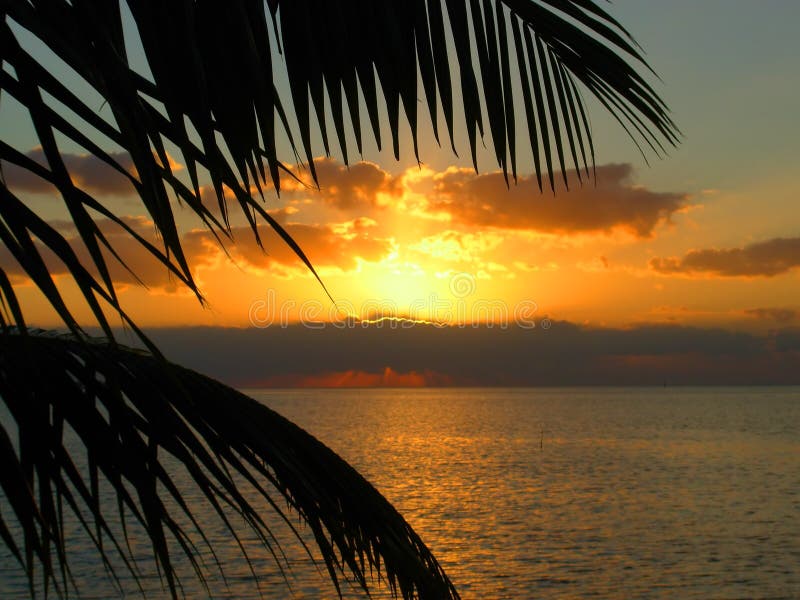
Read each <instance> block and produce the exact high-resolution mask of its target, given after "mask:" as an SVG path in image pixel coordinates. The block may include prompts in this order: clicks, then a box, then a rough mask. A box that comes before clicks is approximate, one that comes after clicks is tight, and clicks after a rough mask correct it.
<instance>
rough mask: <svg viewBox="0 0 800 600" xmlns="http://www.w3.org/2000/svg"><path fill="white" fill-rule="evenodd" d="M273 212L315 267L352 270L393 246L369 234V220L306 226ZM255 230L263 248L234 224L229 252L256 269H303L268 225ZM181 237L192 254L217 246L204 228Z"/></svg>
mask: <svg viewBox="0 0 800 600" xmlns="http://www.w3.org/2000/svg"><path fill="white" fill-rule="evenodd" d="M272 214H273V216H275V217H276V219H277V220H278V221H279V222H281V223H282V225H283V227H284V229H285V230H286V232H287V233H288V234H289V235H290V236H292V238H293V239H294V240H295V241H296V242H297V244H298V245H299V246H300V248H302V250H303V252H305V254H306V256H307V257H308V258H309V260H311V264H313V265H314V267H337V268H339V269H341V270H343V271H348V270H353V269H355V268H357V267H358V261H359V260H364V261H370V262H373V261H378V260H381V259H383V258H384V257H386V256H387V255H388V254H389V253H390V252H391V251H392V248H393V245H392V241H391V240H389V239H386V238H381V237H375V236H373V235H372V232H371V231H370V230H371V229H372V227H371V226H370V223H369V220H361V219H357V220H355V221H351V222H348V223H344V224H340V225H335V224H333V225H308V224H304V223H286V218H287V216H288V215H287V214H286V212H285V211H276V212H274V213H272ZM258 233H259V236H260V238H261V242H262V244H263V249H262V248H261V247H259V245H258V243H257V242H256V239H255V236H254V235H253V232H252V230H251V229H250V227H249V226H242V227H233V228H232V229H231V235H232V236H233V239H234V242H235V244H233V245H230V247H229V249H228V250H229V252H231V254H232V255H233V256H235V257H236V258H238V259H241V260H243V261H245V262H246V263H248V264H250V265H251V266H254V267H256V268H261V269H264V268H268V267H270V266H272V265H274V264H279V265H283V266H288V267H295V266H296V267H301V268H302V269H303V270H304V271H305V267H304V266H302V262H301V261H300V259H299V258H298V257H297V255H296V254H295V252H294V250H292V249H291V248H290V247H289V246H288V245H287V244H286V243H285V242H284V241H283V240H282V239H281V237H280V236H279V235H278V234H277V233H276V232H275V230H273V229H272V228H271V227H270V226H269V225H259V226H258ZM183 239H184V242H185V244H186V245H187V248H189V249H191V250H192V252H193V253H200V254H202V251H201V250H200V249H201V248H214V247H215V246H216V241H215V240H214V238H213V236H212V235H211V234H210V233H209V232H208V231H205V230H196V231H191V232H189V233H187V234H186V235H185V236H184V238H183Z"/></svg>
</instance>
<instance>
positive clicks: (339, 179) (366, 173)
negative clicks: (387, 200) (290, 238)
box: [281, 158, 402, 211]
mask: <svg viewBox="0 0 800 600" xmlns="http://www.w3.org/2000/svg"><path fill="white" fill-rule="evenodd" d="M314 167H315V168H316V170H317V179H318V181H319V190H316V188H313V187H312V186H311V185H310V182H311V175H310V173H309V172H308V171H307V170H300V169H296V170H295V173H296V175H297V176H298V178H299V179H301V180H302V181H304V182H307V184H306V185H303V184H301V183H299V182H297V181H294V180H292V179H291V178H289V177H284V178H282V179H281V188H282V190H283V191H286V192H288V193H289V194H292V193H298V192H300V193H306V194H307V195H308V196H309V197H318V198H321V199H322V201H323V202H325V203H326V204H328V205H330V206H333V207H335V208H338V209H340V210H343V211H352V210H354V209H359V208H360V209H362V210H363V209H365V208H374V207H375V206H377V200H378V194H381V193H383V194H390V195H397V194H399V193H401V190H402V188H401V183H400V177H396V176H393V175H391V174H390V173H387V172H386V171H384V170H383V169H381V168H380V167H379V166H378V165H376V164H374V163H371V162H366V161H361V162H358V163H355V164H353V165H351V166H349V167H348V166H345V165H343V164H342V163H340V162H338V161H336V160H334V159H332V158H317V159H315V160H314Z"/></svg>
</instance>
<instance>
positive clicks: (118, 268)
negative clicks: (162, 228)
mask: <svg viewBox="0 0 800 600" xmlns="http://www.w3.org/2000/svg"><path fill="white" fill-rule="evenodd" d="M121 220H122V221H123V222H125V224H126V225H128V226H129V227H130V228H131V229H132V230H133V231H135V232H136V233H137V234H139V235H140V236H141V237H142V238H144V239H145V240H147V241H148V242H150V243H151V244H153V245H154V246H155V247H156V248H162V249H163V247H162V244H161V242H160V241H159V240H158V238H157V236H156V232H155V226H154V224H153V222H152V221H150V220H149V219H147V218H146V217H142V216H133V217H132V216H126V217H121ZM96 224H97V227H98V229H100V231H101V232H102V233H103V235H104V236H105V237H106V239H107V240H108V243H109V244H110V245H111V247H112V248H114V250H115V251H116V252H117V254H118V255H119V256H120V258H122V260H123V261H125V264H126V265H127V267H128V268H127V269H126V268H125V266H123V265H122V264H121V263H120V262H119V261H118V260H117V259H116V258H114V257H113V255H111V254H110V253H109V252H107V251H104V257H105V259H106V264H107V266H108V270H109V274H110V276H111V279H112V281H113V282H114V283H115V284H121V285H131V284H136V285H138V284H140V283H144V284H145V285H146V286H148V287H150V288H159V289H162V290H165V291H170V292H174V291H178V290H180V289H186V288H184V287H183V284H182V283H181V282H180V280H179V279H178V278H177V277H176V276H175V275H174V274H172V273H170V271H169V270H168V269H167V267H166V266H165V265H164V264H163V263H161V262H160V261H159V260H157V259H156V258H155V257H153V256H152V255H151V254H150V253H149V252H148V251H147V250H146V249H145V248H144V247H142V245H141V244H140V243H139V242H138V241H137V240H136V239H134V238H133V237H131V235H130V234H129V233H128V232H126V231H125V230H123V229H122V227H120V226H119V225H117V224H116V223H114V222H113V221H111V220H109V219H99V220H98V221H96ZM50 225H51V226H52V227H53V228H54V229H56V230H57V231H59V233H61V235H63V236H64V238H65V239H66V241H67V242H68V243H69V244H70V246H71V247H72V249H73V251H74V252H75V254H76V256H77V257H78V260H80V262H81V264H82V265H84V267H86V268H87V270H89V272H90V273H92V274H93V275H94V276H95V277H99V274H98V272H97V270H96V269H95V268H94V266H93V265H94V262H93V260H92V258H91V255H90V253H89V251H88V250H87V249H86V246H85V245H84V244H83V242H82V241H81V239H80V237H79V236H78V234H77V231H76V229H75V226H74V224H73V223H72V222H70V221H52V222H50ZM37 246H38V247H39V251H40V253H41V255H42V258H43V259H44V261H45V264H46V265H47V267H48V270H49V271H50V274H51V275H54V276H57V275H66V274H68V273H69V271H68V269H67V268H66V266H65V265H64V263H63V262H62V261H61V260H60V259H59V258H58V257H57V256H56V255H55V254H54V253H53V252H52V251H51V250H50V249H49V248H47V247H45V246H43V245H42V244H37ZM184 250H185V251H186V255H187V260H188V261H189V265H190V266H191V267H192V268H197V267H199V266H205V265H209V264H210V263H211V262H212V261H213V259H214V257H215V252H213V251H212V250H211V249H209V248H204V247H185V248H184ZM0 268H2V269H3V270H4V271H6V272H7V273H9V274H10V275H13V276H15V277H17V278H27V274H26V273H25V272H24V271H23V270H22V268H21V267H20V265H19V264H18V263H17V261H16V260H15V259H14V258H13V256H12V255H11V253H10V252H9V251H8V249H7V248H6V246H2V247H0ZM128 269H130V270H128ZM134 274H135V275H134ZM137 277H138V279H137ZM139 280H141V281H139Z"/></svg>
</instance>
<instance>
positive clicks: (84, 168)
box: [3, 148, 181, 196]
mask: <svg viewBox="0 0 800 600" xmlns="http://www.w3.org/2000/svg"><path fill="white" fill-rule="evenodd" d="M108 155H109V156H110V157H111V158H112V159H113V160H115V161H116V162H117V163H118V164H119V165H120V166H121V167H122V168H123V169H125V170H126V171H128V172H129V173H131V174H133V175H135V174H136V170H135V169H134V166H133V161H132V160H131V157H130V155H129V154H128V153H127V152H109V153H108ZM26 156H27V157H28V158H30V159H32V160H34V161H35V162H37V163H39V164H40V165H42V166H44V167H45V168H49V167H48V163H47V159H46V158H45V155H44V151H43V150H42V149H41V148H36V149H34V150H31V151H30V152H28V153H27V154H26ZM61 158H62V159H63V161H64V164H65V166H66V167H67V170H68V171H69V174H70V177H71V178H72V182H73V183H74V184H75V185H76V186H77V187H79V188H81V189H83V190H84V191H86V192H88V193H90V194H100V195H111V196H130V195H133V194H134V193H135V189H134V187H133V185H132V184H131V182H130V181H129V180H128V179H127V178H126V177H125V176H124V175H122V174H121V173H119V172H118V171H116V170H115V169H113V168H112V167H110V166H109V165H108V164H106V163H105V162H104V161H103V160H101V159H100V158H98V157H96V156H94V155H92V154H74V153H68V152H65V153H62V154H61ZM167 158H168V160H169V163H170V167H171V168H172V170H173V171H176V170H179V169H180V168H181V165H180V164H179V163H177V162H175V160H174V159H173V158H172V157H170V156H169V155H168V156H167ZM3 176H4V177H5V180H6V184H7V185H8V187H9V188H12V189H15V190H18V191H24V192H30V193H34V194H49V193H54V190H55V188H54V187H53V186H52V185H51V184H50V183H49V182H47V181H45V180H44V179H41V178H39V177H37V176H36V175H34V174H33V173H31V172H30V171H28V170H27V169H23V168H21V167H18V166H16V165H14V164H12V163H8V162H3Z"/></svg>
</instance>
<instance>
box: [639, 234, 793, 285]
mask: <svg viewBox="0 0 800 600" xmlns="http://www.w3.org/2000/svg"><path fill="white" fill-rule="evenodd" d="M799 266H800V237H795V238H774V239H771V240H766V241H764V242H756V243H754V244H749V245H747V246H744V247H743V248H719V249H718V248H706V249H701V250H690V251H689V252H687V253H686V254H685V255H684V256H683V257H681V258H678V257H670V258H653V259H651V260H650V268H651V269H653V270H654V271H657V272H659V273H662V274H664V275H675V274H683V275H694V274H707V275H716V276H719V277H759V276H760V277H774V276H775V275H780V274H782V273H786V272H788V271H790V270H792V269H794V268H796V267H799Z"/></svg>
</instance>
